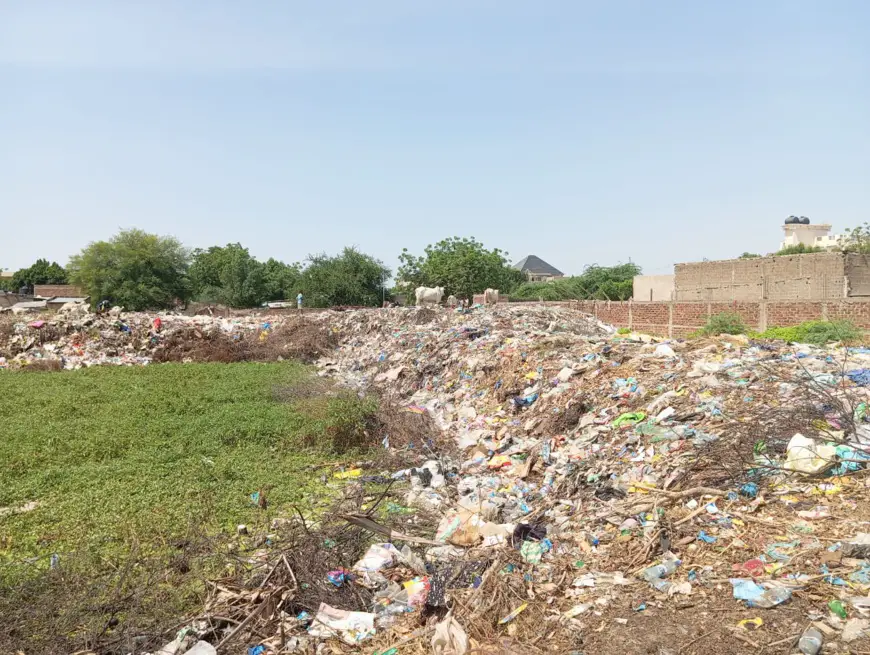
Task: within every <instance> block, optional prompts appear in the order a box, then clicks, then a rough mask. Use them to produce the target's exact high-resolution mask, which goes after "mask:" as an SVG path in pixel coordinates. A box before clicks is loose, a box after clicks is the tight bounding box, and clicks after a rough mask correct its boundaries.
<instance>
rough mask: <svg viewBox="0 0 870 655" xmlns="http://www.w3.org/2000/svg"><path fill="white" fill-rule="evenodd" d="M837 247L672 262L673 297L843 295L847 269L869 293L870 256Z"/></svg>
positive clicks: (804, 297)
mask: <svg viewBox="0 0 870 655" xmlns="http://www.w3.org/2000/svg"><path fill="white" fill-rule="evenodd" d="M849 257H851V259H848V258H847V256H845V255H843V254H842V253H838V252H821V253H808V254H804V255H789V256H781V257H757V258H754V259H727V260H724V261H716V262H691V263H687V264H676V265H675V266H674V287H675V290H674V294H675V299H676V300H678V301H681V302H682V301H692V300H697V301H701V300H706V301H708V302H709V301H730V300H738V301H741V300H750V301H753V300H815V299H826V298H843V297H845V296H846V289H847V279H848V278H847V275H849V276H854V277H855V286H856V289H858V290H860V291H861V292H862V293H856V294H854V295H870V261H868V260H867V258H866V257H864V258H863V259H862V257H863V256H854V257H853V256H849Z"/></svg>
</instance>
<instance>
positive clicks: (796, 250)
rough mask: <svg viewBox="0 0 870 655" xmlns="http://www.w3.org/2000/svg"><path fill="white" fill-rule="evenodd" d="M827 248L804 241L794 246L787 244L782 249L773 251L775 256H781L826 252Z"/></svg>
mask: <svg viewBox="0 0 870 655" xmlns="http://www.w3.org/2000/svg"><path fill="white" fill-rule="evenodd" d="M824 251H825V249H824V248H822V247H821V246H808V245H806V244H803V243H798V244H797V245H794V246H786V247H785V248H783V249H782V250H779V251H777V252H775V253H773V256H774V257H781V256H783V255H805V254H807V253H811V252H824Z"/></svg>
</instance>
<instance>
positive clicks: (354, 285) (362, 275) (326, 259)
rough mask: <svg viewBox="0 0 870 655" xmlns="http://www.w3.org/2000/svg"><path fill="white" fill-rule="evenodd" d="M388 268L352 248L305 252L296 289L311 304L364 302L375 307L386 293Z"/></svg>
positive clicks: (321, 305) (307, 303) (326, 304)
mask: <svg viewBox="0 0 870 655" xmlns="http://www.w3.org/2000/svg"><path fill="white" fill-rule="evenodd" d="M389 277H390V269H388V268H387V267H386V266H384V264H383V263H382V262H381V261H380V260H378V259H375V258H374V257H372V256H371V255H366V254H365V253H362V252H360V251H359V250H357V249H356V248H345V249H344V250H343V251H342V252H341V254H340V255H335V256H330V255H326V254H319V255H309V256H308V265H307V266H306V267H305V270H304V271H303V272H302V277H301V279H300V280H299V287H300V288H299V291H302V292H303V295H305V297H306V301H305V303H306V305H309V306H311V307H332V306H336V305H357V306H358V305H364V306H369V307H377V306H379V305H380V304H381V301H382V298H383V297H384V296H385V295H386V290H385V287H384V284H385V283H386V281H387V279H389Z"/></svg>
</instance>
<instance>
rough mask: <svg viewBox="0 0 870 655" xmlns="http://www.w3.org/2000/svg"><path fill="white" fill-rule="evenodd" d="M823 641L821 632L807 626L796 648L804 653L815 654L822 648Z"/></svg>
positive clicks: (807, 654)
mask: <svg viewBox="0 0 870 655" xmlns="http://www.w3.org/2000/svg"><path fill="white" fill-rule="evenodd" d="M823 641H824V638H823V637H822V633H821V632H819V631H818V630H816V629H815V628H813V627H809V628H807V629H806V631H805V632H804V633H803V634H802V635H801V639H800V641H799V642H798V650H799V651H800V652H801V653H803V654H804V655H816V654H817V653H818V652H819V651H821V650H822V642H823ZM792 643H794V642H792Z"/></svg>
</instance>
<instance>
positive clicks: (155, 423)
mask: <svg viewBox="0 0 870 655" xmlns="http://www.w3.org/2000/svg"><path fill="white" fill-rule="evenodd" d="M305 375H306V373H305V369H304V368H303V367H302V366H300V365H297V364H292V363H279V364H232V365H226V364H184V365H176V364H165V365H159V366H148V367H144V368H120V367H100V368H93V369H87V370H81V371H73V372H65V373H30V374H26V373H3V374H0V397H2V398H4V402H3V403H2V405H0V480H2V484H0V507H17V506H20V505H22V504H24V503H26V502H29V501H37V502H38V503H39V507H38V508H37V509H36V510H34V511H32V512H28V513H23V514H17V515H12V516H6V517H3V518H0V547H2V546H5V548H0V562H3V563H5V564H12V563H14V562H20V561H21V560H22V559H23V558H34V557H35V558H40V559H41V560H42V564H43V565H46V566H47V563H48V558H49V557H50V556H51V554H54V553H57V554H59V556H60V557H61V561H63V558H64V554H65V553H67V552H69V551H72V550H75V549H78V548H80V547H82V546H87V547H88V548H90V549H96V550H98V551H100V552H108V551H111V550H112V548H113V547H114V546H115V545H119V544H122V543H124V542H125V541H129V540H130V539H131V538H135V539H136V540H137V541H138V542H139V543H141V544H148V545H149V546H151V545H156V546H158V547H159V545H160V544H161V543H163V542H168V541H170V540H171V539H173V538H174V537H176V536H178V535H180V534H183V533H184V532H185V531H186V530H187V529H188V528H189V526H190V525H191V524H192V523H193V524H196V525H197V526H198V527H200V528H205V529H207V530H212V531H220V530H227V531H231V532H232V531H234V530H235V527H236V525H237V524H238V523H252V522H255V521H257V520H258V519H261V517H262V511H261V510H259V509H258V508H257V507H255V506H254V505H253V504H252V502H251V499H250V494H251V493H253V492H255V491H257V490H258V489H261V488H267V489H269V491H268V494H267V497H268V500H269V502H270V504H271V505H272V506H273V507H280V506H281V505H282V504H287V503H290V502H298V501H300V500H302V498H303V496H304V494H305V492H306V489H307V487H306V485H307V484H308V482H309V481H310V480H312V478H313V475H312V472H311V471H310V470H308V469H307V466H308V465H310V464H311V463H312V462H314V461H315V460H316V458H317V453H315V452H313V451H311V450H306V449H303V448H301V447H300V443H301V441H302V438H303V437H304V436H305V432H306V430H308V429H309V428H310V424H309V422H308V420H307V419H306V417H305V416H302V415H301V414H299V413H298V412H297V411H296V410H294V409H293V407H292V406H290V405H288V404H287V403H283V402H280V401H279V400H276V399H275V390H276V389H277V388H280V387H281V386H286V385H289V384H293V383H298V382H299V380H300V379H301V378H302V377H303V376H305ZM322 457H323V456H322V455H320V458H321V459H322ZM38 561H39V560H38ZM31 568H33V567H31ZM36 568H42V567H41V566H37V567H36Z"/></svg>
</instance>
